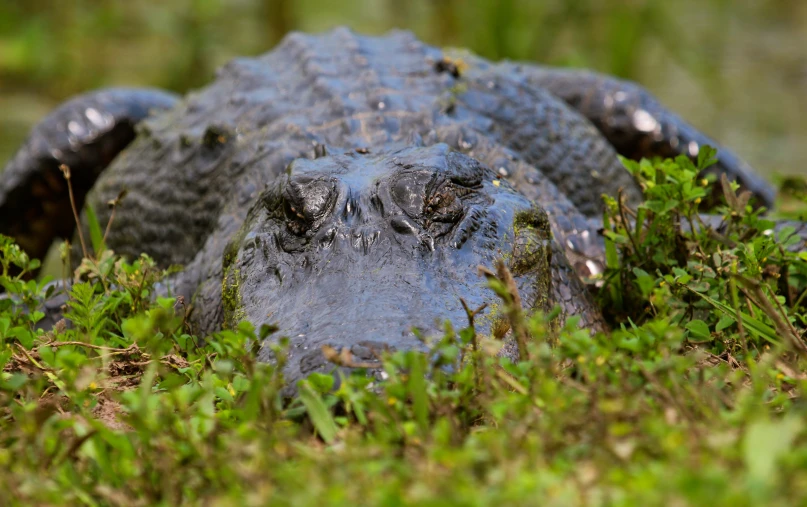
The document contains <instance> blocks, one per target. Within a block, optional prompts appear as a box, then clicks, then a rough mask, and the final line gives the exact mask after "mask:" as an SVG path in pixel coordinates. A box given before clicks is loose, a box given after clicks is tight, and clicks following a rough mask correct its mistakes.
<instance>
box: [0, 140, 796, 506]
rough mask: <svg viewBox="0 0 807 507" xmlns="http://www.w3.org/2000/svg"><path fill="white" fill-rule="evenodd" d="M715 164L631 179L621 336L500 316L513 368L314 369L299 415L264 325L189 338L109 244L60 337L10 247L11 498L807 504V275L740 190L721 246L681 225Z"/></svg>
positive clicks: (649, 167) (621, 226) (449, 357)
mask: <svg viewBox="0 0 807 507" xmlns="http://www.w3.org/2000/svg"><path fill="white" fill-rule="evenodd" d="M704 153H705V155H704V156H702V157H701V159H700V160H699V161H698V164H697V166H696V165H693V164H692V163H691V162H689V161H688V160H686V159H683V158H682V159H678V160H675V161H658V162H654V163H651V162H641V163H635V164H634V163H627V165H628V166H629V168H630V169H631V170H632V171H633V172H634V174H635V175H636V176H637V178H638V179H639V181H640V182H641V184H642V185H643V187H644V188H645V197H646V201H645V202H644V204H643V205H642V206H640V207H639V208H638V209H633V210H632V209H626V208H624V207H623V206H622V205H621V204H620V203H618V202H616V201H614V200H609V201H608V212H607V213H606V218H607V227H606V235H607V237H608V238H609V242H608V249H609V256H608V269H607V270H606V273H605V275H604V279H603V280H602V281H603V283H602V288H601V290H600V298H601V300H602V301H603V304H604V305H605V307H606V310H607V315H608V316H609V319H610V320H611V322H612V323H613V327H614V330H613V332H610V333H608V334H600V335H596V336H590V335H589V333H588V332H586V331H584V330H580V329H577V328H576V325H575V321H574V319H570V321H569V322H567V323H566V324H565V325H562V326H561V327H560V329H559V328H558V326H557V325H556V323H553V322H552V321H551V319H552V317H553V315H555V314H552V315H543V314H541V313H533V314H530V313H524V312H520V311H509V309H507V308H505V310H507V311H506V312H505V314H506V315H509V316H511V318H513V319H519V321H518V322H511V328H513V329H521V330H524V331H525V333H526V336H527V342H528V346H527V350H526V351H525V352H526V353H525V354H524V357H523V360H522V361H521V362H518V363H511V362H508V361H506V360H502V359H499V358H497V357H495V352H496V350H498V347H499V346H500V343H499V342H498V341H496V340H495V339H492V338H490V337H487V336H481V335H478V334H477V333H476V332H475V330H474V328H473V326H469V327H467V328H464V329H455V328H453V327H452V326H451V325H450V324H449V323H446V327H445V333H444V335H443V336H438V337H432V338H429V339H427V342H428V345H429V348H430V351H431V352H430V353H428V354H425V353H419V352H413V351H399V352H395V353H393V354H386V355H383V356H381V357H379V364H378V365H375V366H379V367H380V368H382V369H383V371H384V372H385V374H386V379H385V380H384V381H376V380H372V379H370V378H368V377H367V376H365V375H364V374H363V372H362V371H361V370H357V371H356V372H355V373H354V374H352V375H350V376H343V377H342V378H341V379H340V380H341V381H340V382H339V385H338V387H336V386H335V383H334V378H333V377H332V376H329V375H313V376H312V377H310V378H309V379H308V380H306V381H303V382H301V383H300V384H299V385H298V389H297V391H298V394H297V395H296V396H295V397H294V398H292V399H286V398H284V397H283V395H282V393H281V389H282V387H283V385H284V384H283V379H282V375H281V373H280V371H281V368H282V365H283V361H284V354H285V350H286V341H285V340H284V339H280V340H277V344H276V345H275V346H274V349H275V354H276V356H277V358H278V364H263V363H258V362H256V361H255V352H256V350H255V349H256V343H257V342H258V341H260V340H261V339H263V338H265V337H267V336H273V334H274V333H275V329H274V328H273V327H272V326H271V325H262V326H260V327H258V328H257V329H256V328H255V327H254V326H253V325H251V324H249V323H246V322H242V323H240V324H239V325H237V326H235V328H233V329H228V330H225V331H222V332H220V333H217V334H215V335H213V336H210V337H206V338H205V339H204V340H202V339H200V338H201V337H197V336H192V335H191V334H189V332H188V322H187V321H186V318H185V316H186V311H187V303H186V302H183V301H176V300H174V299H168V298H156V299H155V298H154V297H153V294H154V284H155V283H156V282H157V281H158V280H159V279H160V278H161V277H162V276H164V272H162V271H161V270H159V269H158V268H157V267H155V265H154V263H153V262H152V261H151V260H149V259H148V258H147V257H145V256H143V257H141V258H139V259H136V260H133V261H127V260H124V259H120V258H118V257H116V256H115V255H114V254H113V253H112V252H109V251H104V250H103V241H102V239H103V238H102V236H99V234H98V232H99V230H100V228H98V227H96V229H98V230H96V233H94V234H93V235H92V236H93V238H92V243H93V244H94V245H95V246H97V247H99V249H100V250H101V252H102V253H101V254H100V255H98V256H97V258H94V257H88V258H87V259H85V260H84V262H83V264H82V265H81V267H80V268H79V269H78V270H77V272H76V276H77V277H78V279H79V281H78V283H76V284H75V285H73V288H72V291H71V295H70V299H69V302H68V304H67V306H68V308H67V313H66V314H65V322H63V323H60V324H57V326H56V328H55V330H54V331H51V332H42V331H40V330H37V329H36V326H35V322H36V320H37V319H38V318H39V316H40V315H39V314H37V313H36V311H37V309H38V305H39V303H40V302H41V301H42V300H43V298H45V297H46V296H47V295H46V294H45V293H44V289H43V287H44V282H35V281H26V280H25V274H26V273H27V272H30V271H31V270H33V269H35V268H36V263H35V262H32V261H29V260H28V259H27V257H26V256H25V254H24V253H22V252H21V251H20V250H19V248H18V247H16V246H15V245H14V244H13V243H12V242H11V241H10V240H7V239H5V240H3V241H2V242H0V264H2V275H0V283H1V284H2V285H3V286H4V287H5V289H6V292H7V294H10V295H12V296H13V298H11V299H2V300H0V333H1V334H0V336H2V345H0V365H2V366H3V372H2V375H0V466H2V467H3V473H2V474H0V497H2V498H0V501H2V503H3V504H4V505H5V504H19V505H31V504H53V505H62V504H70V505H76V504H86V505H153V504H162V505H176V504H178V503H180V502H184V503H191V504H205V505H241V504H244V505H266V504H267V503H269V502H272V504H280V505H285V504H295V505H301V504H302V505H305V504H312V505H314V504H315V505H322V504H384V505H400V504H426V505H438V504H439V505H445V504H460V505H490V504H495V503H504V504H517V505H521V504H541V505H564V506H565V505H575V504H590V505H670V504H672V505H687V504H694V505H703V504H709V505H794V504H800V503H804V502H805V500H807V446H804V445H803V444H804V443H805V438H806V437H807V425H805V422H806V419H805V404H804V402H803V399H802V396H803V389H805V388H806V387H807V381H806V380H805V379H807V376H805V359H804V354H803V352H802V349H803V347H804V342H803V336H802V335H803V333H804V327H805V320H804V319H805V306H804V298H802V297H799V295H803V294H804V289H805V287H807V260H806V259H805V256H804V255H803V254H800V253H794V252H790V251H789V250H788V249H787V246H788V245H789V244H790V243H791V242H792V241H794V239H792V238H789V237H788V234H787V232H788V231H780V233H779V234H778V235H773V236H771V235H765V234H761V232H760V231H763V230H765V229H766V228H768V227H769V226H770V224H769V223H768V222H767V221H766V219H765V218H763V217H761V216H760V214H759V212H758V211H755V210H753V208H751V206H749V205H747V204H746V203H744V202H743V201H744V197H742V196H738V195H737V193H736V189H734V188H732V187H731V185H729V184H727V183H725V184H724V194H725V196H726V202H725V203H724V204H723V205H722V206H719V207H718V208H717V209H716V210H715V212H717V213H720V214H722V215H723V216H724V217H725V219H726V221H727V222H728V223H729V224H730V225H729V226H728V227H727V228H726V230H725V231H724V232H722V233H719V234H718V233H716V232H714V231H712V232H710V231H707V230H705V229H703V228H698V227H695V228H694V229H692V228H686V227H682V226H681V224H682V223H687V222H689V221H690V220H692V221H696V220H698V216H697V214H696V211H698V210H699V208H700V205H701V202H702V200H703V197H704V196H706V195H710V194H708V193H709V191H710V190H709V186H710V185H711V183H709V182H702V181H701V180H699V179H697V176H696V175H697V173H698V171H699V170H700V169H701V168H703V167H705V166H707V165H708V164H709V162H710V160H709V159H710V158H711V154H710V153H708V152H706V150H704ZM704 183H706V184H704ZM630 216H634V217H638V218H636V219H627V217H630ZM693 231H694V232H693ZM20 271H21V273H20ZM495 271H496V273H497V274H496V275H493V273H491V275H490V279H489V282H490V284H491V294H492V295H493V294H495V293H496V294H499V296H500V297H501V299H502V302H501V304H502V305H503V306H504V307H506V306H507V305H508V302H512V301H514V300H515V298H513V294H512V293H508V291H512V289H508V285H507V283H503V282H506V280H502V278H506V277H507V274H506V270H502V269H498V270H495ZM15 273H19V274H15ZM775 275H778V276H775ZM782 277H786V278H787V279H786V280H785V281H783V280H782ZM783 291H784V292H786V294H783V293H782V292H783ZM794 294H795V296H796V297H793V295H794ZM324 352H326V353H327V354H328V355H329V356H330V357H331V358H332V360H333V361H334V362H335V363H338V364H349V363H350V362H351V361H352V360H353V359H352V358H351V357H350V355H349V354H347V353H343V352H342V351H335V350H325V351H324ZM369 366H373V365H369Z"/></svg>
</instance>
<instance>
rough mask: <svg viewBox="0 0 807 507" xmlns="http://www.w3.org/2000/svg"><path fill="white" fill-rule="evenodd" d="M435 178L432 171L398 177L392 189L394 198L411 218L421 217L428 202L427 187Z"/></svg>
mask: <svg viewBox="0 0 807 507" xmlns="http://www.w3.org/2000/svg"><path fill="white" fill-rule="evenodd" d="M434 178H435V175H434V173H433V172H431V171H417V172H408V173H404V174H402V175H401V176H399V177H398V178H396V180H395V183H393V185H392V188H391V189H390V194H391V195H392V200H393V201H395V204H397V205H398V206H399V207H400V208H401V209H402V210H403V212H404V213H406V214H407V215H409V216H410V217H411V218H418V217H420V216H421V215H422V214H423V208H424V204H425V202H426V191H427V187H428V186H429V184H430V183H431V182H432V180H433V179H434Z"/></svg>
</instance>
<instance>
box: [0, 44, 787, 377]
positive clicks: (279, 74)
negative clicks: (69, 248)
mask: <svg viewBox="0 0 807 507" xmlns="http://www.w3.org/2000/svg"><path fill="white" fill-rule="evenodd" d="M104 93H109V92H96V94H91V95H87V96H85V97H83V98H81V99H79V100H78V101H76V102H70V103H67V104H66V105H65V106H64V107H63V108H62V110H61V113H58V114H55V115H53V116H51V117H49V118H47V119H45V120H44V121H43V123H42V125H41V126H39V127H37V129H39V130H36V129H35V131H34V134H32V138H34V139H35V138H36V137H37V135H38V134H36V132H38V131H45V130H47V131H48V132H55V134H53V135H50V136H45V137H44V138H45V139H46V140H45V142H44V148H35V146H37V143H31V142H29V144H27V145H26V146H25V147H23V148H22V149H21V151H20V153H19V154H18V155H17V157H16V158H15V159H14V161H12V162H11V165H10V166H9V168H7V169H6V171H7V172H6V174H4V175H3V179H2V180H0V232H5V233H8V234H11V235H12V236H14V237H15V238H18V239H20V240H23V239H24V240H25V242H27V243H25V245H26V246H25V248H29V251H30V252H31V253H33V254H34V255H41V254H42V253H43V250H42V245H48V244H50V242H51V241H52V240H53V239H54V238H55V237H57V236H62V237H65V236H69V235H70V233H71V232H72V230H67V229H68V228H61V227H60V228H53V227H51V228H48V227H42V226H36V227H34V226H33V225H28V224H29V223H30V224H33V223H47V222H48V220H50V219H55V218H56V217H60V218H63V216H64V215H65V214H66V213H69V209H67V210H65V209H64V206H63V204H62V205H61V207H59V206H50V207H48V206H44V205H42V204H40V202H41V201H42V200H41V199H40V197H39V194H38V193H37V191H35V190H33V188H35V187H36V185H33V184H27V186H26V184H21V183H19V182H20V181H22V180H25V181H35V180H36V178H38V177H39V176H37V175H39V174H43V173H44V172H47V171H44V170H43V167H45V166H47V167H53V165H54V163H56V162H64V163H67V164H68V165H71V167H72V172H73V174H74V186H75V185H79V186H80V188H79V189H78V190H77V194H79V196H80V197H81V196H83V195H84V194H85V193H87V192H88V191H89V189H90V187H91V186H92V185H93V181H94V180H95V176H97V174H98V173H100V169H99V167H100V165H99V164H85V163H84V162H83V160H84V159H85V158H86V159H93V160H94V159H95V158H98V157H97V156H96V155H95V154H96V153H97V150H96V149H95V148H86V149H85V146H92V145H93V144H92V143H95V144H96V145H98V144H104V141H103V139H104V138H105V137H104V136H105V135H107V134H105V133H103V132H96V134H95V136H94V137H82V136H80V135H77V134H76V133H75V132H74V133H73V134H68V132H69V130H70V129H69V128H68V123H69V121H68V122H67V123H66V122H65V118H70V117H73V116H75V115H78V116H82V117H88V116H90V115H89V114H88V113H89V107H88V105H87V104H92V108H94V109H96V110H98V109H99V108H100V110H101V111H103V108H104V106H103V100H100V99H101V98H103V94H104ZM121 93H122V94H123V95H122V101H123V102H124V103H126V101H127V99H126V93H127V92H121ZM128 93H132V94H133V95H132V99H133V100H132V103H137V104H140V105H139V106H138V107H133V108H132V110H133V111H137V112H138V114H129V115H126V114H123V115H122V116H114V115H112V118H113V122H112V124H113V125H117V124H119V123H120V124H124V123H125V124H127V125H131V124H134V123H135V122H136V121H137V120H139V119H141V118H142V116H143V115H142V114H139V113H140V112H141V111H142V109H143V105H144V104H146V107H147V109H150V110H152V111H153V112H155V113H158V114H155V115H154V116H153V117H151V118H149V119H147V120H145V121H143V122H142V123H140V124H139V125H138V126H137V128H136V132H137V137H136V139H135V140H134V141H133V142H132V143H131V144H130V145H129V146H128V147H127V148H126V149H125V150H123V151H122V152H121V153H120V154H119V155H118V156H117V157H116V158H115V159H114V160H113V161H112V163H111V165H110V166H109V167H108V168H107V169H106V170H105V171H104V172H103V174H102V175H101V176H100V178H99V179H98V181H97V182H95V185H94V188H93V189H92V191H91V192H90V193H89V197H88V200H89V202H90V203H91V204H92V205H93V206H94V208H95V210H96V212H97V213H98V214H99V218H100V220H101V221H102V223H105V221H106V220H107V218H108V213H109V212H108V210H107V208H106V203H107V202H108V201H109V200H111V199H114V198H115V197H117V196H118V194H119V193H120V192H121V191H122V190H124V189H125V190H127V191H128V195H127V197H126V198H125V199H124V200H123V202H122V203H121V205H120V206H119V208H118V210H117V211H116V214H115V220H114V221H113V224H112V230H111V234H110V237H109V241H108V243H109V246H110V247H111V248H113V249H114V250H115V251H117V252H118V253H121V254H125V255H129V256H135V255H138V254H140V253H141V252H146V253H148V254H149V255H151V256H152V257H154V258H155V259H156V260H157V262H158V263H159V264H160V265H163V266H167V265H169V264H183V265H185V266H186V268H185V270H184V271H183V273H182V274H181V275H180V276H179V277H178V278H177V279H176V280H174V283H173V284H172V289H173V291H174V293H175V294H179V295H183V296H184V297H185V298H186V300H188V301H192V305H193V314H192V315H193V321H194V323H195V324H196V325H197V326H198V329H199V331H200V332H210V331H214V330H216V329H219V328H221V327H222V326H229V325H232V324H233V323H235V322H236V321H238V320H240V319H244V318H246V319H248V320H250V321H251V322H253V323H254V324H257V325H259V324H262V323H264V322H277V323H279V325H280V327H281V330H282V333H283V334H286V335H288V336H290V337H291V343H292V357H291V361H290V364H289V367H288V371H287V373H288V374H289V379H290V380H292V381H293V380H296V379H298V378H300V377H301V376H302V375H305V374H307V373H309V372H310V371H314V370H318V369H322V368H325V361H324V357H323V356H322V353H321V351H320V346H321V345H323V344H328V345H331V346H333V347H334V348H337V349H339V348H341V347H348V348H350V349H352V350H353V351H354V353H356V354H357V355H358V356H359V357H361V358H366V357H368V354H370V352H369V351H370V349H371V348H376V349H377V348H383V347H385V346H391V347H396V348H410V347H419V346H420V344H419V342H418V340H417V339H416V337H415V335H414V334H413V332H412V329H413V327H415V328H418V329H420V330H422V331H423V332H424V333H426V334H433V333H439V332H440V330H441V327H442V324H441V323H442V322H443V321H444V319H450V320H451V321H452V322H453V323H454V325H455V326H457V327H461V326H464V325H465V323H466V320H465V313H464V312H463V310H462V307H461V305H460V301H459V298H460V297H462V298H465V299H466V301H468V303H469V305H470V306H471V307H475V306H478V305H480V304H482V303H483V302H488V303H495V297H494V296H493V294H492V292H491V291H489V290H488V289H486V288H485V282H484V279H483V278H481V277H480V276H479V275H478V273H477V266H479V265H483V266H488V267H492V265H493V263H494V262H495V261H496V259H499V258H503V259H504V260H505V261H506V262H507V263H508V265H509V267H510V269H511V270H512V271H513V273H514V274H515V276H516V280H517V283H518V285H519V287H520V290H521V291H522V296H523V298H524V301H525V302H526V306H527V307H528V309H547V308H549V307H551V306H552V305H553V304H559V305H560V306H561V308H562V309H563V310H564V315H575V314H576V315H581V316H582V323H583V325H585V326H587V327H589V328H590V329H593V330H598V329H603V324H602V318H601V315H600V312H599V309H598V308H596V306H595V305H594V304H593V303H592V301H591V299H590V297H589V296H588V293H587V291H586V289H585V287H584V286H583V284H582V283H581V282H580V280H579V278H578V277H577V274H576V273H577V272H579V273H583V274H586V273H588V272H590V271H597V270H598V269H600V266H601V259H600V257H601V251H602V242H601V238H599V237H598V235H597V228H598V227H599V217H600V215H601V210H602V204H601V199H600V195H601V194H603V193H609V194H611V195H616V194H617V193H618V192H622V194H623V196H624V197H625V198H626V199H627V200H628V201H629V202H636V201H637V200H638V199H639V197H640V192H639V189H638V188H637V186H636V184H635V183H634V182H633V180H632V179H631V177H630V176H629V175H628V173H627V172H626V171H625V170H624V169H623V167H622V165H621V163H620V162H619V160H618V157H617V150H619V151H620V152H621V153H623V154H625V155H629V156H630V155H632V156H652V155H655V154H660V155H670V154H675V153H687V154H690V155H693V154H696V153H697V149H698V148H699V146H700V145H702V144H703V143H709V144H712V145H715V146H716V143H713V142H712V141H711V140H709V139H708V138H707V137H706V136H704V135H703V134H700V133H699V132H697V131H696V130H695V129H694V128H693V127H691V126H689V125H687V124H686V123H685V122H683V120H681V119H680V118H678V117H677V116H675V115H673V114H672V113H670V112H669V111H667V110H666V109H664V108H663V107H662V106H661V105H659V104H658V102H657V101H655V99H653V98H652V97H651V96H650V95H649V94H647V92H645V91H644V90H642V89H641V88H639V87H638V86H636V85H634V84H632V83H626V82H623V81H618V80H615V79H612V78H606V77H604V76H595V75H592V74H581V73H578V72H574V71H561V70H554V69H544V68H540V67H536V66H529V65H516V64H512V63H501V64H493V63H489V62H486V61H484V60H482V59H480V58H477V57H475V56H473V55H468V54H456V53H455V54H450V55H448V54H445V53H443V52H442V51H441V50H439V49H436V48H433V47H429V46H427V45H424V44H422V43H420V42H419V41H417V40H416V39H415V38H414V37H413V36H412V35H411V34H409V33H405V32H393V33H391V34H389V35H387V36H384V37H379V38H375V37H361V36H357V35H355V34H353V33H351V32H350V31H347V30H344V29H338V30H335V31H332V32H329V33H326V34H323V35H313V36H312V35H303V34H292V35H289V36H288V37H286V39H285V40H284V41H283V42H282V43H281V44H280V45H279V46H278V47H277V48H276V49H275V50H273V51H272V52H270V53H267V54H266V55H264V56H261V57H258V58H244V59H238V60H235V61H233V62H231V63H230V64H228V65H226V66H225V67H224V68H223V69H222V70H221V71H220V72H219V75H218V77H217V79H216V81H215V82H214V83H213V84H212V85H210V86H209V87H207V88H205V89H203V90H201V91H199V92H195V93H191V94H189V95H188V96H186V97H185V98H184V99H183V100H182V101H180V102H178V103H177V104H176V105H173V102H174V100H173V98H172V97H170V96H168V95H163V94H160V93H158V92H153V91H151V92H146V95H144V94H143V93H142V92H141V94H140V95H135V92H128ZM135 96H137V97H138V99H137V100H134V97H135ZM138 101H139V102H138ZM575 107H576V108H578V109H577V110H576V109H574V108H575ZM65 111H66V112H65ZM598 128H599V130H598ZM74 130H75V129H74ZM65 146H71V147H74V148H75V149H73V152H81V150H84V151H86V152H88V154H87V155H82V156H81V157H79V159H78V160H73V159H69V160H68V159H67V158H61V157H60V156H59V155H58V152H57V151H55V150H54V149H52V148H53V147H56V148H58V149H59V150H62V148H63V147H65ZM121 149H122V147H121ZM62 151H64V150H62ZM41 153H46V154H50V155H48V156H44V157H43V156H40V154H41ZM71 153H72V152H71ZM93 157H95V158H93ZM56 165H58V164H56ZM718 169H719V170H720V171H722V172H725V173H726V174H728V175H729V177H730V178H732V179H736V180H738V181H739V182H740V183H741V184H742V185H743V186H745V187H746V188H748V189H750V190H752V191H753V192H754V193H755V195H756V196H757V198H758V199H759V202H760V203H762V204H766V205H770V204H771V200H772V196H773V192H772V190H771V189H770V187H768V186H767V185H766V184H765V183H764V181H762V180H761V179H760V178H759V177H758V176H755V175H754V174H753V173H752V172H751V171H750V170H749V169H748V167H747V166H746V165H745V164H744V163H742V162H741V161H740V160H739V159H738V158H737V157H736V156H734V155H732V154H731V153H730V152H729V151H728V150H725V149H721V150H720V164H719V167H718ZM49 171H50V172H51V173H52V169H49ZM77 174H78V176H76V175H77ZM15 175H16V176H15ZM20 175H22V176H20ZM32 175H33V176H32ZM21 178H22V179H21ZM26 178H27V180H26ZM51 179H52V178H51ZM37 181H38V180H37ZM57 186H58V185H50V186H49V187H48V188H50V189H51V194H52V195H54V196H55V197H53V198H49V199H48V200H47V202H50V201H59V199H61V200H60V201H59V202H61V203H64V199H65V198H66V193H65V192H64V189H63V187H59V188H55V187H57ZM12 195H13V196H16V197H14V198H13V199H12V198H11V197H10V196H12ZM49 195H50V194H49ZM40 208H43V211H36V213H34V212H32V211H31V210H32V209H36V210H39V209H40ZM29 215H30V216H34V215H35V216H37V217H47V219H44V220H43V219H38V221H32V222H29V220H27V219H26V220H20V217H22V216H26V217H27V216H29ZM550 232H551V234H550ZM550 236H551V238H552V239H551V240H550V239H549V238H550ZM27 238H33V239H30V240H29V239H27ZM27 245H34V247H29V246H27ZM492 314H493V315H492ZM491 318H495V312H488V315H487V317H485V318H484V319H482V322H481V324H480V325H481V326H482V329H483V330H486V329H487V326H489V323H490V320H491ZM262 357H263V358H266V357H267V356H266V355H265V353H262Z"/></svg>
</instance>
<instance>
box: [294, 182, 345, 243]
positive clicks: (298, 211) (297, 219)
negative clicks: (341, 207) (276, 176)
mask: <svg viewBox="0 0 807 507" xmlns="http://www.w3.org/2000/svg"><path fill="white" fill-rule="evenodd" d="M336 194H337V192H336V182H335V181H333V180H332V179H330V178H317V177H312V176H292V177H291V178H290V179H289V182H288V184H287V185H286V188H285V189H284V191H283V210H284V212H285V214H286V225H287V226H288V228H289V230H290V231H291V232H292V233H294V234H298V235H302V234H305V233H306V232H307V231H313V230H317V229H318V228H319V226H320V225H321V224H322V221H323V220H324V219H325V217H326V216H327V215H328V214H329V213H330V212H331V210H332V209H333V206H334V203H335V202H336Z"/></svg>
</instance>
